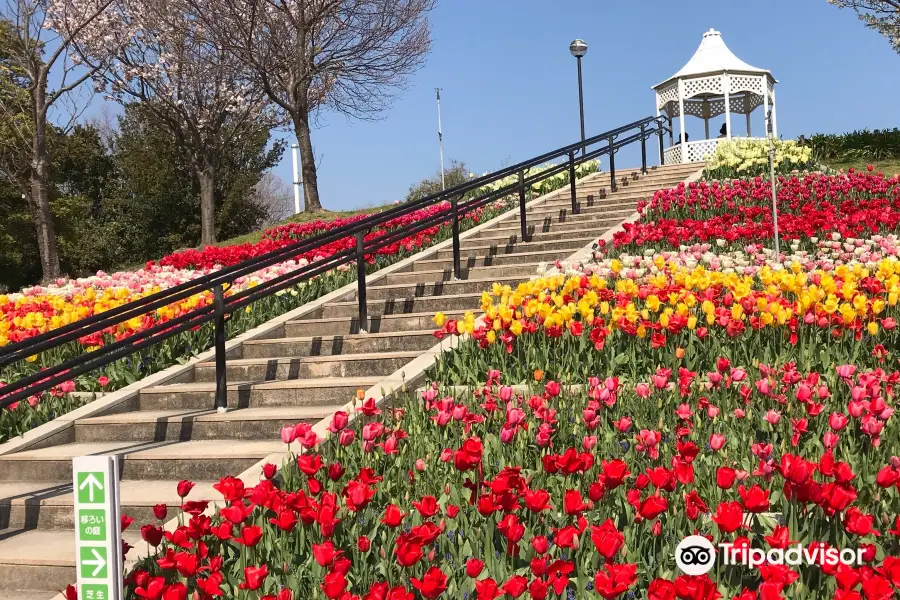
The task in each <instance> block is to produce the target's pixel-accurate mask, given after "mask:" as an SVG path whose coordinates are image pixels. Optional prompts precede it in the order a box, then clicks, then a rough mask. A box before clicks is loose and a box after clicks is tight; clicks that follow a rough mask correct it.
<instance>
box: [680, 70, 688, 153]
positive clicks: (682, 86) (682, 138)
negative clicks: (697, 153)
mask: <svg viewBox="0 0 900 600" xmlns="http://www.w3.org/2000/svg"><path fill="white" fill-rule="evenodd" d="M678 122H679V127H680V128H681V132H680V133H681V162H682V163H686V162H687V161H688V159H687V158H688V149H687V146H686V141H687V140H685V139H684V82H683V81H682V80H680V79H679V80H678Z"/></svg>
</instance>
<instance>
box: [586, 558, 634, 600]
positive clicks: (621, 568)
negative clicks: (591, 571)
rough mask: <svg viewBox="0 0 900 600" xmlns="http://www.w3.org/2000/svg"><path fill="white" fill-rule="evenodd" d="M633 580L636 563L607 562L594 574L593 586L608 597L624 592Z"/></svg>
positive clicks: (614, 596) (632, 583)
mask: <svg viewBox="0 0 900 600" xmlns="http://www.w3.org/2000/svg"><path fill="white" fill-rule="evenodd" d="M635 581H637V565H631V564H613V563H607V564H605V565H603V568H602V569H601V570H600V571H597V574H596V575H595V576H594V587H595V588H596V590H597V592H598V593H599V594H600V595H601V596H603V597H604V598H607V599H610V598H616V597H618V596H619V595H621V594H622V593H624V592H626V591H627V590H628V588H630V587H631V586H632V585H634V583H635Z"/></svg>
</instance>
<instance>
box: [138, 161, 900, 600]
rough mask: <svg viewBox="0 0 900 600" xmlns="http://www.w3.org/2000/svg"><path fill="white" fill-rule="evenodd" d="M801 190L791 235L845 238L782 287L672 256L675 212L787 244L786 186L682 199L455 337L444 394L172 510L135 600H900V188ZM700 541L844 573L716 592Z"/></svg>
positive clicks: (717, 251) (435, 391) (724, 261)
mask: <svg viewBox="0 0 900 600" xmlns="http://www.w3.org/2000/svg"><path fill="white" fill-rule="evenodd" d="M797 181H799V182H800V183H797V182H795V181H794V180H793V179H791V180H785V181H783V182H782V191H781V196H780V198H781V202H782V203H785V204H786V205H787V207H786V210H785V212H786V214H791V213H790V208H789V207H790V204H791V202H792V201H793V200H796V201H797V202H798V203H799V204H798V206H797V207H796V208H795V209H794V210H795V211H796V214H797V215H800V214H805V212H806V211H813V210H825V209H824V208H823V205H824V203H829V204H833V206H834V207H835V211H834V212H833V213H832V215H833V217H834V218H833V219H832V220H831V221H830V224H829V221H827V220H826V219H824V218H823V219H820V220H816V219H813V223H815V225H814V227H813V229H814V231H815V236H813V237H817V239H811V238H806V237H804V233H805V232H804V230H801V229H799V227H800V222H799V218H798V219H797V227H798V230H797V231H796V232H795V235H792V234H791V233H789V234H788V236H787V239H788V241H787V243H786V248H785V252H784V253H783V255H782V256H780V257H778V260H776V259H775V257H774V256H773V255H772V253H771V251H767V250H766V248H764V247H763V246H762V245H761V244H762V243H766V244H767V243H768V242H767V241H766V235H765V231H764V230H759V231H757V233H756V234H755V239H753V240H750V239H749V236H748V237H747V239H742V238H741V237H740V236H738V237H736V238H734V239H729V238H728V237H725V236H719V235H710V237H709V238H708V241H707V240H704V239H702V238H699V237H698V239H693V238H690V237H689V236H688V237H689V239H687V240H683V239H682V238H683V237H684V236H683V235H679V236H677V237H676V238H675V239H674V240H673V239H670V238H669V237H668V235H656V234H653V231H654V227H655V226H656V224H657V223H659V222H660V220H661V219H660V218H659V217H658V213H660V212H662V211H665V215H666V218H671V219H679V218H683V215H687V214H690V215H691V218H692V219H694V220H695V221H697V223H701V224H702V222H703V221H709V220H714V219H722V218H724V217H723V215H722V213H724V212H726V211H732V212H733V211H739V212H740V211H744V212H741V213H740V214H742V215H744V218H745V219H749V220H750V221H752V222H760V221H762V220H764V219H765V217H764V215H763V210H762V207H763V206H764V200H763V198H764V196H763V195H762V192H757V191H756V190H757V189H758V188H762V187H763V184H762V183H760V182H753V181H749V182H732V183H730V184H727V185H720V184H715V185H714V184H702V183H701V184H697V185H694V186H688V187H680V188H677V189H676V190H674V191H669V192H663V193H661V194H658V195H657V198H656V199H655V202H656V206H654V207H653V208H652V209H651V210H650V211H646V210H645V211H644V215H643V217H642V219H641V221H640V222H639V224H638V227H640V228H641V229H639V231H640V232H641V235H631V233H633V232H629V234H628V235H626V236H618V238H617V240H616V243H614V244H611V245H609V246H598V247H597V252H596V255H595V260H594V261H592V262H591V264H587V265H578V266H576V267H573V268H570V269H563V271H564V272H563V273H561V274H559V275H546V274H545V275H540V276H538V277H536V278H535V279H533V280H532V281H529V282H524V283H522V284H520V285H519V286H517V287H516V288H511V287H508V286H500V285H495V286H494V287H493V289H492V290H490V291H487V292H485V294H484V297H483V305H482V309H483V312H484V317H483V318H482V319H476V317H475V315H474V314H467V315H466V316H465V317H464V318H462V319H460V320H458V321H454V320H448V319H446V317H445V316H444V315H442V314H440V313H439V314H438V315H436V317H435V320H436V322H437V324H438V326H439V330H438V331H437V332H436V335H437V336H438V337H441V336H447V335H462V334H466V335H467V337H466V338H465V339H461V340H460V344H459V348H458V349H457V350H455V351H454V352H453V353H450V354H448V355H445V356H444V357H443V358H442V360H441V361H440V362H439V363H437V364H436V365H435V367H434V368H433V369H432V370H431V371H430V373H429V376H430V380H431V382H432V383H429V384H428V385H426V386H425V387H424V388H423V389H421V390H418V391H416V392H415V393H412V392H410V393H409V394H407V395H405V396H401V397H399V398H397V399H395V400H394V401H392V402H390V403H388V404H387V405H383V406H380V407H379V406H376V405H375V403H374V402H373V401H371V400H366V401H365V402H361V403H358V402H354V404H353V412H352V414H347V413H344V412H340V413H337V414H335V415H334V417H333V418H332V419H331V420H330V424H329V427H328V432H329V433H328V434H327V439H324V440H323V439H320V438H319V437H318V436H317V435H316V433H315V432H314V431H313V430H312V428H310V427H309V426H307V425H300V426H297V427H287V428H285V430H283V431H282V439H283V440H284V441H285V442H286V443H288V444H290V446H289V448H291V449H292V450H294V451H295V452H296V453H295V454H290V455H289V458H288V460H287V461H286V462H285V464H284V465H283V466H282V468H281V470H280V471H279V470H278V469H277V468H276V466H275V465H266V467H265V468H264V469H263V477H262V478H261V480H260V481H258V482H257V481H248V482H242V481H239V480H236V479H234V478H231V477H229V478H225V479H223V480H222V481H221V482H219V484H218V485H217V486H216V489H217V490H218V491H219V492H220V493H221V495H222V498H220V499H218V505H217V506H216V507H210V506H209V505H208V504H207V503H206V502H185V503H184V504H183V505H182V506H181V507H173V509H174V511H173V512H174V513H177V514H179V515H180V519H181V521H180V526H179V527H177V528H176V529H175V530H174V531H163V530H162V529H161V524H162V522H163V521H164V520H165V519H166V518H168V517H171V515H169V514H168V509H166V508H165V507H159V513H158V515H157V516H158V517H159V519H160V522H159V523H152V524H147V525H145V526H144V527H143V528H142V529H141V532H142V536H143V538H144V540H146V541H148V543H150V545H151V547H153V548H155V551H154V555H153V556H151V557H150V558H148V559H146V560H144V561H142V562H141V564H140V565H139V566H138V568H137V569H136V570H134V571H132V573H131V574H130V575H129V577H128V580H127V587H128V591H129V592H130V593H133V594H134V595H135V596H136V597H141V598H153V599H156V598H170V597H171V598H185V597H189V596H190V597H196V598H214V597H226V598H231V597H235V598H242V599H243V598H250V599H265V600H270V599H272V600H275V599H277V600H289V599H301V598H302V599H307V598H316V599H322V598H328V599H332V600H333V599H340V600H356V599H360V600H400V599H402V600H416V599H419V598H425V599H429V600H431V599H434V598H478V599H482V598H486V599H490V600H493V599H495V598H500V597H504V598H520V597H521V598H532V599H537V600H542V599H544V598H566V599H569V598H604V599H614V598H642V599H648V600H672V599H675V598H678V599H680V600H695V599H696V600H714V599H716V598H735V599H736V600H756V599H763V600H769V599H774V598H797V599H806V598H834V599H836V600H862V599H865V600H888V599H889V598H893V597H896V594H897V591H898V590H900V512H898V511H900V491H898V483H900V458H898V457H900V435H898V431H897V425H896V419H894V418H893V412H894V401H895V395H896V389H897V385H898V383H900V371H898V370H897V356H896V349H897V347H898V341H900V340H898V336H900V333H898V331H897V319H898V318H900V308H898V306H897V303H898V299H900V260H898V258H897V256H896V247H897V237H896V235H895V233H894V232H892V231H891V230H892V228H893V226H891V225H890V220H889V218H888V217H886V216H885V215H888V214H890V211H892V210H893V205H894V202H895V201H897V200H898V198H897V196H896V195H893V194H895V193H896V192H895V190H896V186H897V182H896V181H893V182H891V181H886V180H883V179H880V178H876V177H874V176H865V175H857V174H851V175H849V176H847V177H843V178H833V179H829V180H823V179H820V178H818V177H817V176H811V178H809V179H806V178H804V179H798V180H797ZM879 186H881V187H879ZM804 193H808V194H809V197H808V198H803V194H804ZM718 194H721V196H722V200H721V203H720V202H719V200H718V199H717V195H718ZM795 194H799V195H800V198H801V199H796V198H795ZM729 195H730V197H729ZM692 197H693V198H694V202H693V204H690V203H689V202H688V200H689V199H690V198H692ZM726 197H727V198H726ZM666 198H668V199H669V204H668V205H666V204H665V203H664V202H663V201H664V200H665V199H666ZM886 198H889V200H885V199H886ZM682 200H683V205H680V204H679V202H680V201H682ZM704 203H705V204H704ZM808 205H813V206H808ZM753 206H756V209H755V210H751V208H752V207H753ZM815 206H818V207H819V209H815V208H814V207H815ZM876 207H877V208H876ZM677 211H682V212H681V213H679V212H677ZM692 211H693V212H692ZM873 211H875V212H873ZM877 211H881V212H877ZM698 213H699V214H698ZM854 215H862V217H860V218H854ZM875 215H882V217H877V218H878V219H879V223H875V222H874V221H873V220H872V219H875V218H876V216H875ZM651 218H655V219H657V220H655V221H651ZM701 219H702V220H701ZM886 224H887V225H886ZM699 226H702V225H698V227H699ZM723 227H724V226H723ZM873 232H878V233H877V234H875V235H863V234H871V233H873ZM723 233H725V232H724V231H723ZM851 236H852V237H851ZM685 242H687V243H688V245H683V244H684V243H685ZM560 266H562V265H560ZM189 485H190V484H189V482H183V483H182V489H181V490H180V491H179V495H181V496H184V495H186V491H185V490H187V489H189ZM182 492H184V493H182ZM179 508H180V510H179ZM207 509H209V510H207ZM205 511H206V512H205ZM688 535H703V536H706V537H707V538H708V539H710V540H711V541H712V542H714V543H716V544H719V543H731V544H733V547H734V548H743V549H749V548H755V549H758V550H763V551H769V550H773V549H779V550H785V549H788V548H791V547H793V546H795V545H796V544H797V543H801V544H803V545H804V547H805V548H806V549H807V550H809V551H818V554H817V555H816V556H817V558H814V559H813V560H812V561H811V564H804V565H801V566H789V565H781V564H774V563H773V562H766V563H764V564H762V565H760V566H758V567H753V568H750V567H746V566H743V565H734V564H732V565H726V564H724V561H723V560H722V557H720V558H719V561H718V562H717V565H716V566H715V567H714V569H713V570H712V571H710V572H709V573H707V574H705V575H699V576H689V575H686V574H683V573H682V572H681V571H680V570H679V568H678V567H677V566H676V563H675V556H674V555H675V548H676V546H677V545H678V543H679V542H680V541H681V540H682V539H683V538H684V537H686V536H688ZM827 549H852V550H859V551H861V553H860V556H861V559H860V560H861V562H858V563H857V562H854V563H852V564H834V563H831V562H828V561H826V560H824V551H825V550H827Z"/></svg>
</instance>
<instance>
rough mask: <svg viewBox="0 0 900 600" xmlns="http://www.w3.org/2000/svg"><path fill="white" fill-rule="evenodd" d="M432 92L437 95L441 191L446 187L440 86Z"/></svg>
mask: <svg viewBox="0 0 900 600" xmlns="http://www.w3.org/2000/svg"><path fill="white" fill-rule="evenodd" d="M434 93H435V94H436V95H437V109H438V147H439V148H440V151H441V191H443V190H445V189H447V186H446V185H444V134H443V132H442V131H441V88H434Z"/></svg>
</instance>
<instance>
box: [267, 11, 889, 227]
mask: <svg viewBox="0 0 900 600" xmlns="http://www.w3.org/2000/svg"><path fill="white" fill-rule="evenodd" d="M431 24H432V36H433V46H432V50H431V54H430V55H429V56H428V59H427V62H426V64H425V66H424V67H423V68H422V69H421V70H420V71H419V72H417V73H416V74H415V75H414V76H413V77H412V78H411V80H410V83H409V86H408V88H407V89H406V90H404V91H402V92H401V95H400V96H399V98H398V99H397V101H396V102H395V103H394V106H393V108H392V109H391V110H390V111H388V112H387V113H385V114H384V115H383V119H382V120H379V121H376V122H359V121H354V122H348V121H347V120H346V119H345V118H344V117H342V116H338V115H327V114H326V115H323V118H322V119H321V127H320V128H318V129H316V130H315V131H314V132H313V144H314V147H315V151H316V154H317V156H319V157H320V158H319V160H320V169H319V192H320V196H321V200H322V204H323V205H324V207H325V208H330V209H347V208H352V207H358V206H366V205H374V204H382V203H386V202H391V201H393V200H396V199H400V198H403V197H404V196H405V194H406V192H407V190H408V188H409V186H410V185H411V184H412V183H414V182H416V181H419V180H420V179H422V178H423V177H427V176H430V175H435V174H437V173H438V170H439V157H438V146H437V114H436V108H435V98H434V88H435V87H441V88H442V90H443V91H442V93H441V110H442V118H443V129H444V157H445V164H448V165H449V163H450V159H456V160H459V161H463V162H465V164H466V165H467V166H468V167H469V169H470V170H472V171H476V172H483V171H487V170H493V169H495V168H498V167H501V166H504V165H506V164H510V163H513V162H517V161H519V160H523V159H526V158H529V157H531V156H534V155H536V154H539V153H542V152H545V151H547V150H550V149H553V148H556V147H559V146H562V145H564V144H568V143H571V142H574V141H577V139H578V137H579V124H578V91H577V77H576V64H575V59H574V58H573V57H572V56H571V55H570V54H569V50H568V46H569V42H571V40H572V39H574V38H577V37H580V38H583V39H584V40H585V41H586V42H587V44H588V53H587V55H586V56H585V58H584V59H583V68H584V94H585V120H586V128H587V135H588V136H590V135H591V134H592V132H593V133H599V132H601V131H604V130H607V129H610V128H613V127H617V126H619V125H622V124H626V123H629V122H631V121H634V120H637V119H639V118H641V117H644V116H648V115H651V114H654V112H655V107H654V95H653V92H652V91H651V90H650V86H651V85H653V84H655V83H658V82H660V81H662V80H664V79H666V78H668V77H669V76H670V75H672V74H674V73H675V72H676V71H677V70H678V69H680V68H681V67H682V66H683V65H684V63H686V62H687V60H688V59H689V58H690V57H691V55H692V54H693V52H694V50H695V49H696V48H697V45H698V44H699V43H700V40H701V38H702V35H703V32H704V31H707V30H709V29H710V28H715V29H718V30H719V31H721V32H722V36H723V39H724V40H725V43H726V44H727V45H728V46H729V47H730V48H731V50H732V51H733V52H734V53H735V54H736V55H737V56H738V57H739V58H741V59H743V60H744V61H746V62H748V63H750V64H752V65H754V66H757V67H760V68H764V69H770V70H771V71H772V72H773V74H774V76H775V77H776V79H778V80H779V82H780V83H779V85H778V86H777V88H776V95H777V100H778V128H779V133H780V134H781V135H782V136H783V137H785V138H789V137H796V136H797V135H800V134H807V135H808V134H811V133H816V132H842V131H849V130H853V129H858V128H864V127H867V128H885V127H896V126H900V116H898V106H900V105H898V101H897V98H900V55H897V54H896V53H894V52H893V51H892V50H891V47H890V45H889V44H888V42H887V41H886V40H885V39H884V38H883V37H882V36H880V35H879V34H877V33H875V32H872V31H869V30H868V29H866V28H865V27H864V26H863V25H862V23H861V22H860V21H858V20H857V18H856V14H855V13H854V12H852V11H850V10H847V9H844V10H839V9H837V8H836V7H834V6H832V5H830V4H828V2H827V1H826V0H764V1H763V0H761V1H755V2H747V1H737V0H681V1H680V2H671V1H668V2H663V1H661V0H646V1H643V2H638V1H635V0H627V1H621V2H614V1H613V0H589V1H580V2H573V1H571V0H555V1H553V2H545V1H540V0H442V1H441V2H440V3H439V6H438V8H437V9H436V10H435V11H434V13H433V14H432V16H431ZM761 113H762V110H761V109H757V113H755V114H754V118H755V119H756V120H755V121H754V127H755V128H756V131H757V132H761V131H762V120H761V119H762V117H761ZM732 118H733V121H732V122H733V127H734V131H735V132H736V133H741V132H743V131H744V129H743V127H744V123H743V118H742V117H738V119H740V120H737V121H735V120H734V119H735V117H732ZM719 120H721V119H719ZM688 121H689V124H688V126H687V131H688V132H689V133H691V137H692V138H693V139H699V137H700V136H701V134H702V127H703V125H702V121H699V120H692V119H688ZM690 121H694V122H693V123H692V124H691V123H690ZM718 127H719V124H718V121H717V122H716V125H715V129H716V131H717V130H718ZM711 128H712V125H711ZM695 132H696V137H695ZM621 157H622V158H618V157H617V159H618V160H619V164H624V163H632V164H633V160H629V158H633V154H632V156H631V157H630V156H629V155H628V154H627V153H625V152H624V151H623V152H622V153H621ZM277 172H278V174H279V175H280V176H281V177H282V178H283V179H285V180H286V181H290V180H291V162H290V154H289V153H288V154H286V156H285V160H284V161H283V162H282V164H281V165H280V166H279V168H278V171H277Z"/></svg>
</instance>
